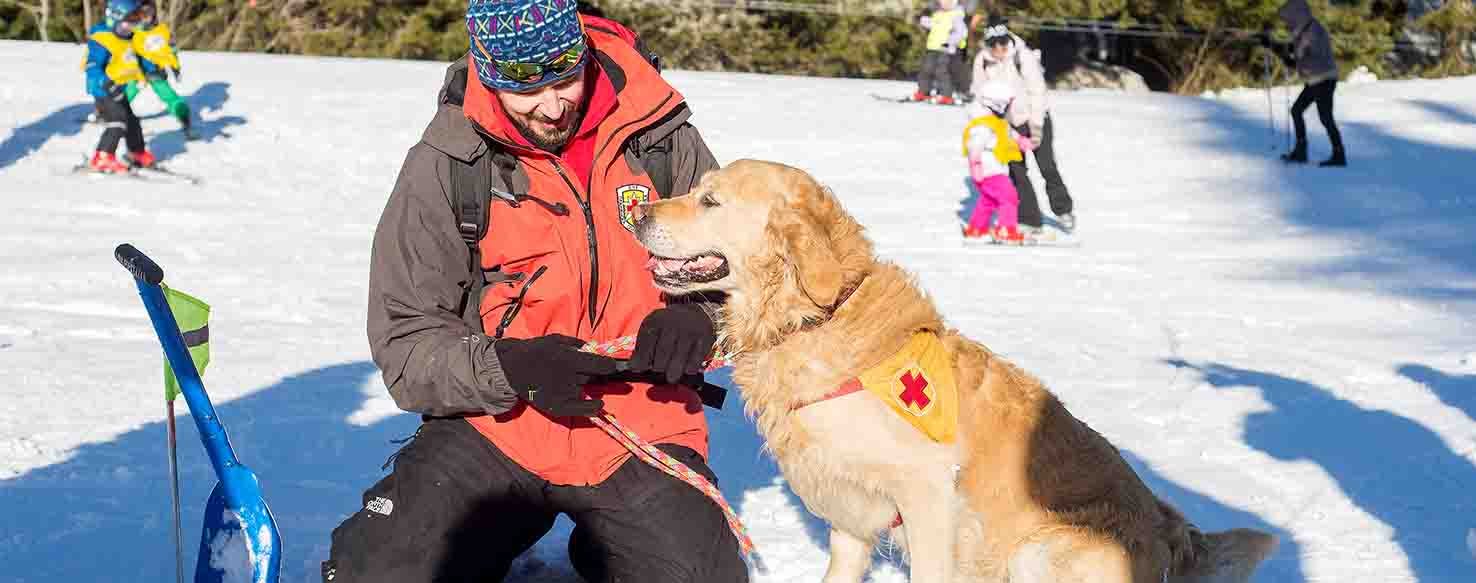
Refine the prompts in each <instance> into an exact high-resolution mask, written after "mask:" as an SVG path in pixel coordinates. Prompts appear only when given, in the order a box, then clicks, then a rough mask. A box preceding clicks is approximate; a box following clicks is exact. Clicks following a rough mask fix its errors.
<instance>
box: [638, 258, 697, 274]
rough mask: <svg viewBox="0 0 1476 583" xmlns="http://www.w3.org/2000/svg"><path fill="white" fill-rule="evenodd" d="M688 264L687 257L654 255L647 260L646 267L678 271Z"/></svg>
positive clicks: (656, 269)
mask: <svg viewBox="0 0 1476 583" xmlns="http://www.w3.org/2000/svg"><path fill="white" fill-rule="evenodd" d="M686 264H687V260H686V259H666V258H662V257H654V256H653V257H651V258H650V259H648V260H646V269H648V270H651V271H676V270H678V269H681V268H682V266H683V265H686Z"/></svg>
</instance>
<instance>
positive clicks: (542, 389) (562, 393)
mask: <svg viewBox="0 0 1476 583" xmlns="http://www.w3.org/2000/svg"><path fill="white" fill-rule="evenodd" d="M583 346H584V341H583V340H580V339H578V338H573V337H569V336H564V335H562V334H550V335H548V336H539V337H536V338H528V339H521V338H503V339H500V340H498V341H497V344H495V345H493V348H494V349H495V350H496V351H497V359H498V360H499V361H501V363H502V373H503V375H505V376H507V382H508V384H511V385H512V388H513V391H514V392H516V393H517V394H518V397H519V398H521V399H522V400H524V401H527V402H528V404H529V405H532V406H534V407H536V408H537V409H538V410H540V411H543V412H544V413H547V414H549V415H550V416H553V417H589V416H591V415H594V414H596V413H599V412H600V409H603V408H604V406H605V402H604V401H601V400H599V399H585V398H584V385H586V384H589V382H590V381H592V380H595V379H597V378H599V377H602V376H609V375H612V374H615V372H616V364H617V361H616V360H615V359H612V358H609V357H606V356H599V355H596V354H591V353H588V352H583V351H581V350H580V348H582V347H583Z"/></svg>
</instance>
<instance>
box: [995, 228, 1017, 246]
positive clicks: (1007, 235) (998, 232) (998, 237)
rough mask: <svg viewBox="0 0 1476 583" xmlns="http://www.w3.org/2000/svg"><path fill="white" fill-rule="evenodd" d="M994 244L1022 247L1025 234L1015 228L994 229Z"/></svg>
mask: <svg viewBox="0 0 1476 583" xmlns="http://www.w3.org/2000/svg"><path fill="white" fill-rule="evenodd" d="M994 242H995V243H999V244H1001V245H1024V244H1025V234H1024V233H1022V232H1020V229H1019V228H1016V227H1008V228H1007V227H995V228H994Z"/></svg>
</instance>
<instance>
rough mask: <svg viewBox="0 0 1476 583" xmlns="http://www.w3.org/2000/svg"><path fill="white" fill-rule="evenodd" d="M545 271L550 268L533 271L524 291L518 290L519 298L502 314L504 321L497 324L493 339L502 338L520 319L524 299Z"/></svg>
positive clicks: (543, 267) (543, 266)
mask: <svg viewBox="0 0 1476 583" xmlns="http://www.w3.org/2000/svg"><path fill="white" fill-rule="evenodd" d="M545 271H548V266H547V265H540V266H539V267H538V269H536V270H534V271H533V276H532V277H529V278H528V283H525V284H523V289H521V290H518V297H516V298H514V299H513V301H512V303H511V304H508V306H507V311H505V312H503V313H502V321H501V322H498V323H497V332H496V333H495V334H493V336H492V337H493V338H502V334H503V332H506V331H507V327H508V326H511V325H512V323H513V319H514V318H517V317H518V312H521V311H523V298H524V297H526V296H527V295H528V288H531V287H533V282H536V281H538V278H540V277H543V272H545Z"/></svg>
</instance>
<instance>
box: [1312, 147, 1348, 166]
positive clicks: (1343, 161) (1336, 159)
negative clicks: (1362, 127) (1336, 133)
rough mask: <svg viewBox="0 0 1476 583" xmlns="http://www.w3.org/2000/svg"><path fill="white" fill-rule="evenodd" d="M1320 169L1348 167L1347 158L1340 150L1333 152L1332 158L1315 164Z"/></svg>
mask: <svg viewBox="0 0 1476 583" xmlns="http://www.w3.org/2000/svg"><path fill="white" fill-rule="evenodd" d="M1317 165H1318V166H1320V167H1322V168H1344V167H1346V166H1348V157H1347V156H1345V155H1343V150H1342V148H1339V149H1336V150H1333V153H1332V157H1331V158H1328V159H1326V160H1323V161H1321V162H1319V163H1318V164H1317Z"/></svg>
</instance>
